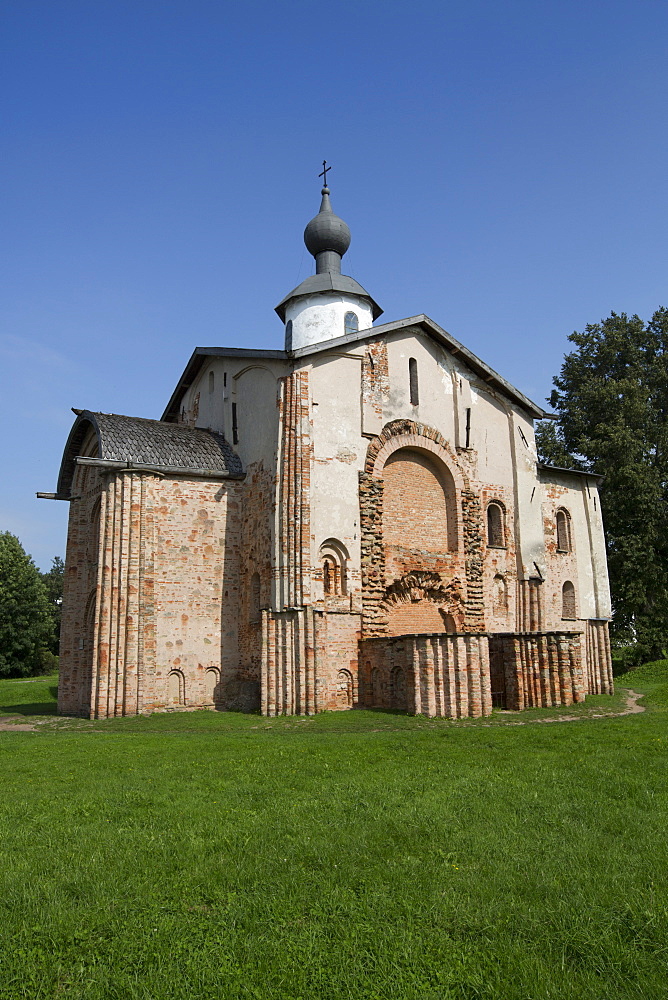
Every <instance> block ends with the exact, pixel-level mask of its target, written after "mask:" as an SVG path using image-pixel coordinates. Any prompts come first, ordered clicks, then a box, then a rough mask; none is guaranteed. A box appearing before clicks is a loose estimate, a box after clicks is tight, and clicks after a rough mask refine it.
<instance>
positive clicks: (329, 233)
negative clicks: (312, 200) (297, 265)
mask: <svg viewBox="0 0 668 1000" xmlns="http://www.w3.org/2000/svg"><path fill="white" fill-rule="evenodd" d="M321 194H322V202H321V203H320V211H319V212H318V214H317V215H316V216H314V218H312V219H311V221H310V222H309V224H308V225H307V227H306V229H305V230H304V243H305V244H306V249H307V250H308V252H309V253H310V254H313V256H314V257H315V259H316V274H320V273H322V272H323V271H338V272H340V271H341V258H342V257H343V255H344V253H345V252H346V250H347V249H348V247H349V246H350V230H349V229H348V226H347V225H346V223H345V222H344V221H343V219H340V218H339V217H338V215H334V212H333V211H332V206H331V203H330V200H329V188H328V187H327V186H325V187H324V188H323V189H322V192H321ZM321 254H326V255H327V257H326V258H323V257H321ZM331 255H334V256H331ZM336 258H338V260H337V259H336ZM321 265H324V266H321Z"/></svg>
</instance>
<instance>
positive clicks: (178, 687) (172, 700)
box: [167, 670, 186, 705]
mask: <svg viewBox="0 0 668 1000" xmlns="http://www.w3.org/2000/svg"><path fill="white" fill-rule="evenodd" d="M185 703H186V680H185V677H184V676H183V674H182V673H181V671H180V670H170V672H169V675H168V677H167V704H168V705H185Z"/></svg>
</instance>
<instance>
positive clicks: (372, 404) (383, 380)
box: [362, 340, 390, 422]
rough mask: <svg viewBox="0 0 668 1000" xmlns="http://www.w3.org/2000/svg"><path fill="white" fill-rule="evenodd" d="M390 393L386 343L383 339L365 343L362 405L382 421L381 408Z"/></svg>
mask: <svg viewBox="0 0 668 1000" xmlns="http://www.w3.org/2000/svg"><path fill="white" fill-rule="evenodd" d="M389 395H390V375H389V370H388V365H387V344H386V342H385V341H384V340H373V341H370V342H368V343H367V345H366V352H365V354H364V358H363V359H362V405H363V406H364V407H368V408H369V410H370V411H371V413H372V414H373V415H374V416H375V418H376V420H377V421H379V422H382V417H383V408H384V406H385V404H386V403H387V400H388V399H389Z"/></svg>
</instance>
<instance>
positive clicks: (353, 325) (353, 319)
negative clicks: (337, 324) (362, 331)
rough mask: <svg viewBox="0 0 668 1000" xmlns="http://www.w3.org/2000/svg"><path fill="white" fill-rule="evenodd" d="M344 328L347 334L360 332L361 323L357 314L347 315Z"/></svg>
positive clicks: (348, 313) (350, 313)
mask: <svg viewBox="0 0 668 1000" xmlns="http://www.w3.org/2000/svg"><path fill="white" fill-rule="evenodd" d="M343 328H344V332H345V333H357V332H358V331H359V328H360V323H359V320H358V318H357V313H354V312H347V313H346V315H345V316H344V319H343Z"/></svg>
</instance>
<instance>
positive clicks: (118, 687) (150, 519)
mask: <svg viewBox="0 0 668 1000" xmlns="http://www.w3.org/2000/svg"><path fill="white" fill-rule="evenodd" d="M86 471H88V472H89V473H90V472H91V471H92V470H86ZM77 475H79V472H78V473H77ZM95 476H96V477H97V480H98V482H100V483H102V480H103V479H104V488H102V489H101V490H99V489H98V493H99V495H100V503H99V505H96V504H95V502H94V501H93V500H92V498H91V503H90V504H89V503H87V502H86V503H85V505H82V506H81V507H80V509H77V507H75V504H81V501H74V502H73V503H72V512H71V519H72V522H73V523H72V527H71V533H70V543H69V546H68V553H67V562H66V575H67V577H68V580H69V583H68V590H67V594H66V598H65V600H66V626H65V629H64V639H63V646H62V653H63V660H62V684H61V688H62V693H61V695H60V701H59V710H60V711H61V712H63V713H66V714H90V715H92V716H95V717H106V716H107V715H132V714H136V713H137V712H142V711H152V710H156V709H162V708H179V707H180V708H187V707H196V706H203V705H211V704H213V703H214V702H217V703H219V704H221V705H224V704H225V702H226V689H227V687H228V686H229V684H230V682H236V681H238V680H239V669H238V667H239V655H238V637H237V622H238V618H239V495H240V486H239V484H237V483H222V482H220V481H219V482H215V483H214V482H206V481H204V480H192V481H189V480H186V479H183V478H160V477H157V476H154V475H151V474H148V473H138V472H122V473H113V474H105V475H104V477H102V476H101V475H100V474H99V473H97V471H95ZM89 506H90V508H91V511H93V510H95V511H97V514H96V516H97V518H98V523H99V528H98V531H97V537H98V546H97V549H98V558H97V560H96V563H95V565H94V568H93V569H91V566H92V563H90V561H87V556H86V552H87V549H88V550H90V546H91V544H92V541H91V540H92V539H93V538H94V531H92V530H91V529H90V527H89V522H90V516H89V512H88V507H89ZM84 518H87V520H88V523H87V524H86V525H85V526H84V525H83V520H82V519H84ZM84 580H86V583H85V584H84V582H83V581H84ZM93 581H94V582H93ZM91 583H92V587H91ZM89 587H91V589H90V593H89V594H88V595H87V596H86V594H85V592H86V591H87V590H88V589H89ZM91 616H92V625H91V624H89V623H90V621H91ZM84 620H85V621H86V628H85V630H82V628H81V625H80V624H79V625H77V623H81V622H83V621H84ZM82 631H85V633H86V634H85V636H83V637H81V632H82ZM82 641H83V648H81V649H79V648H78V647H80V646H81V643H82ZM82 671H84V672H85V673H86V676H87V677H88V678H89V682H88V683H87V684H82V683H81V681H80V678H81V676H82ZM258 679H259V678H256V685H257V680H258ZM233 686H234V685H233ZM75 690H76V691H77V692H78V695H77V697H78V701H77V698H75V697H74V694H73V692H74V691H75ZM256 700H257V701H259V693H258V694H257V696H256Z"/></svg>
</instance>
